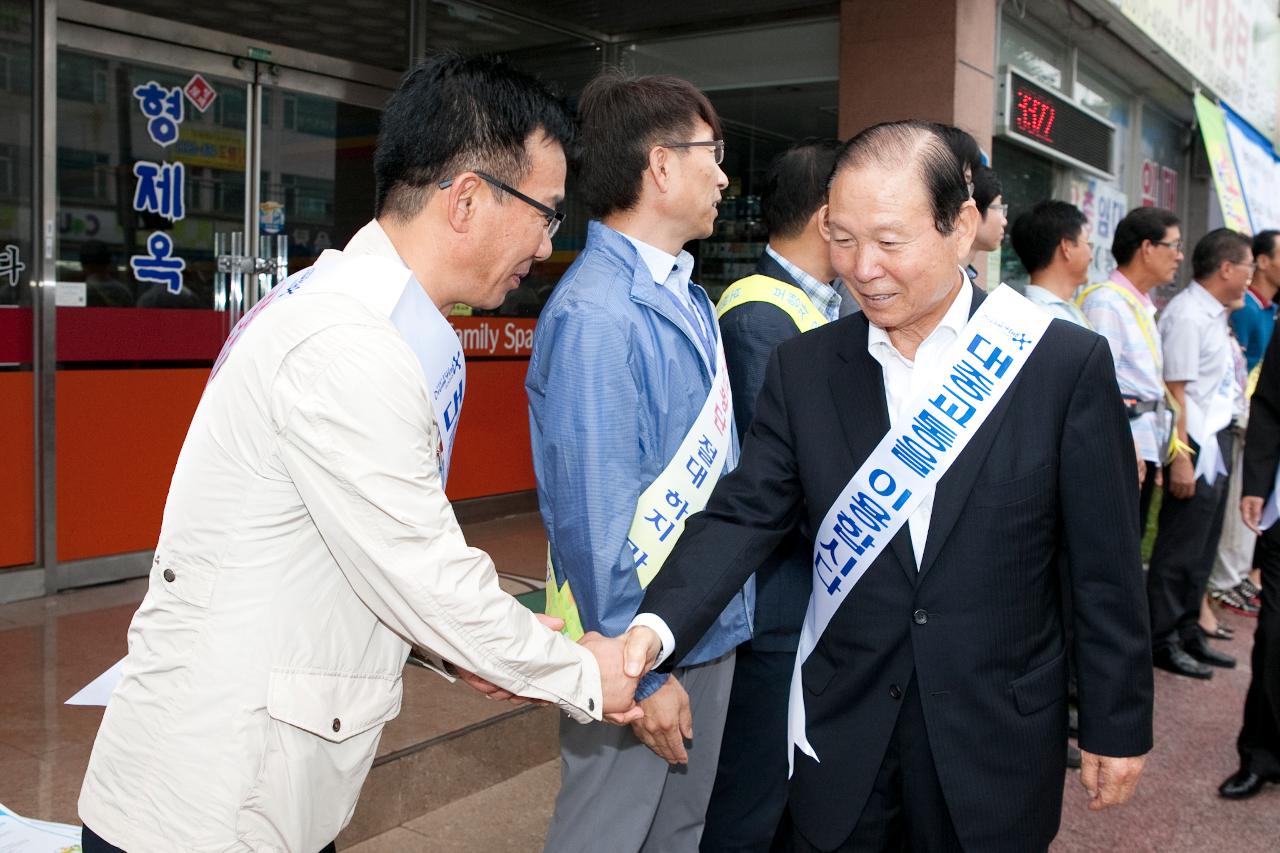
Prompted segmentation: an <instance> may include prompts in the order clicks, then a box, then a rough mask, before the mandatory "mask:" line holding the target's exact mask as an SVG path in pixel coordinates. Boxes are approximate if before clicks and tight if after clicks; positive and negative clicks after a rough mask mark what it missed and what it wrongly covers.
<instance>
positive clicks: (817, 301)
mask: <svg viewBox="0 0 1280 853" xmlns="http://www.w3.org/2000/svg"><path fill="white" fill-rule="evenodd" d="M764 253H765V254H766V255H768V256H769V257H771V258H773V259H774V261H776V262H777V264H778V266H780V267H782V268H783V269H784V270H786V271H787V274H788V275H790V276H791V277H792V278H793V279H795V282H796V284H797V285H799V287H800V289H801V290H803V291H804V295H805V296H807V297H809V300H810V301H811V302H813V304H814V307H816V308H817V309H818V310H819V311H821V312H822V314H823V316H825V317H826V318H827V319H828V320H834V319H836V318H837V317H839V316H840V293H839V291H837V290H836V289H835V288H834V287H832V286H831V285H830V284H828V283H827V282H825V281H822V280H821V279H819V278H815V277H814V276H811V275H809V273H807V272H805V271H804V270H802V269H801V268H800V267H798V266H796V265H795V264H793V263H791V261H789V260H787V259H786V258H784V257H783V256H782V255H781V254H779V253H778V250H777V249H775V248H773V246H771V245H766V246H765V247H764Z"/></svg>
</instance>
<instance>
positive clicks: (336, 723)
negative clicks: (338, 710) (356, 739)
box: [333, 717, 342, 732]
mask: <svg viewBox="0 0 1280 853" xmlns="http://www.w3.org/2000/svg"><path fill="white" fill-rule="evenodd" d="M341 729H342V720H339V719H338V718H337V717H334V718H333V730H334V731H335V732H336V731H341Z"/></svg>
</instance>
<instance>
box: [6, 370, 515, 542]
mask: <svg viewBox="0 0 1280 853" xmlns="http://www.w3.org/2000/svg"><path fill="white" fill-rule="evenodd" d="M527 367H528V362H527V361H524V360H516V361H477V362H473V363H471V364H468V365H467V396H466V402H465V403H464V404H463V409H462V423H461V425H460V426H459V432H458V441H457V444H456V445H455V447H454V453H453V464H452V467H451V471H450V478H449V489H448V492H449V497H450V498H451V499H452V500H463V499H466V498H475V497H482V496H485V495H497V494H505V493H507V492H518V491H523V490H526V489H532V488H533V487H534V478H533V458H532V454H531V452H530V449H529V416H528V408H527V406H526V402H525V401H526V397H525V392H524V374H525V370H526V369H527ZM15 375H18V374H15ZM208 375H209V371H208V369H207V368H203V367H201V368H189V369H160V370H130V369H124V370H64V371H59V372H58V388H57V394H58V404H57V425H58V434H57V454H58V475H57V476H58V559H59V560H78V559H83V558H86V557H101V556H107V555H110V554H122V553H128V552H131V551H145V550H149V549H151V548H154V547H155V544H156V539H157V537H158V536H159V534H160V520H161V517H162V515H163V510H164V502H165V497H166V495H167V494H168V491H169V481H170V479H171V478H172V476H173V466H174V464H175V463H176V462H177V460H178V451H179V450H181V448H182V441H183V438H184V437H185V436H186V432H187V426H188V424H189V423H190V422H191V416H192V414H194V412H195V408H196V404H197V403H198V402H199V401H200V392H201V390H202V389H203V388H204V383H205V379H206V378H207V377H208ZM30 395H31V391H30V380H29V379H28V382H27V389H26V392H25V397H24V398H23V399H25V400H27V401H28V412H27V414H26V416H25V420H20V419H18V418H13V419H10V422H11V423H25V424H27V428H28V430H29V429H30V423H31V417H30V412H29V406H30ZM25 447H26V449H25V451H22V452H21V453H17V452H15V453H14V458H15V459H16V458H18V457H19V456H21V458H22V459H25V460H26V465H27V469H28V470H27V477H28V481H27V482H28V484H27V486H26V487H25V488H26V492H25V494H27V495H29V494H30V492H31V486H30V477H31V473H30V467H31V455H32V450H31V446H30V436H29V435H28V441H27V444H26V445H25ZM12 450H13V448H12V447H4V448H0V453H3V454H5V455H4V456H0V459H6V458H7V454H8V453H9V452H10V451H12ZM9 491H11V490H10V489H8V488H6V492H9ZM27 503H28V505H29V504H30V498H29V497H28V498H27ZM10 522H13V516H12V515H10V516H6V517H5V518H4V519H3V520H2V521H0V523H10ZM31 526H32V523H31V519H30V516H28V519H27V521H26V529H27V531H28V532H27V543H28V544H27V546H26V547H27V549H28V550H30V549H31V548H32V543H31V533H30V528H31ZM4 529H5V528H3V527H0V537H3V538H4V540H8V538H9V537H7V536H3V532H2V531H3V530H4ZM5 544H7V542H6V541H0V549H3V548H4V546H5ZM4 553H5V552H4V551H3V550H0V557H2V556H3V554H4ZM30 559H31V558H30V556H28V557H27V559H26V561H28V562H29V561H30ZM0 565H4V563H3V561H2V560H0Z"/></svg>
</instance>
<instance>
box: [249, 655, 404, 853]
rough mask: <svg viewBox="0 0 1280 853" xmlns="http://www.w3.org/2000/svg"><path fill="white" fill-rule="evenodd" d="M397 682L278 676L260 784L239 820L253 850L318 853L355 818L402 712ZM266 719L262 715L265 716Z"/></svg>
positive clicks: (308, 673)
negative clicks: (386, 736)
mask: <svg viewBox="0 0 1280 853" xmlns="http://www.w3.org/2000/svg"><path fill="white" fill-rule="evenodd" d="M400 693H401V681H400V675H399V673H396V674H394V675H387V674H373V673H368V674H364V673H336V672H328V671H323V670H299V669H288V668H275V669H273V670H272V671H271V677H270V684H269V686H268V688H267V707H266V715H265V716H266V721H265V731H264V733H263V737H262V753H261V756H260V759H259V762H258V773H257V777H256V778H255V779H253V780H252V782H251V784H250V786H249V789H248V793H247V795H246V797H245V799H244V801H243V803H242V805H241V808H240V811H239V814H238V815H237V817H236V834H237V836H238V837H239V839H240V840H241V841H242V842H243V843H245V844H246V845H248V846H249V847H250V848H251V849H253V850H288V851H308V850H319V849H321V848H322V847H324V846H325V845H326V844H328V843H329V842H330V841H332V840H333V839H335V838H336V837H337V836H338V833H339V832H341V831H342V828H343V827H345V826H346V825H347V822H348V821H349V820H350V819H351V815H352V813H353V812H354V811H355V807H356V799H357V798H358V797H359V795H360V787H361V786H362V785H363V784H364V780H365V777H366V776H367V775H368V773H369V768H370V767H371V766H372V765H373V758H374V755H375V753H376V752H377V748H378V740H379V738H380V737H381V736H382V726H383V724H384V723H386V722H387V721H388V720H391V719H392V718H394V717H395V716H396V714H398V713H399V712H400ZM259 713H261V712H259Z"/></svg>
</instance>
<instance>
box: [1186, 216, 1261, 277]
mask: <svg viewBox="0 0 1280 853" xmlns="http://www.w3.org/2000/svg"><path fill="white" fill-rule="evenodd" d="M1250 249H1251V247H1250V245H1249V238H1248V237H1246V236H1245V235H1244V234H1241V233H1240V232H1239V231H1232V230H1231V229H1230V228H1215V229H1213V230H1212V231H1210V232H1209V233H1208V234H1206V235H1204V236H1203V237H1201V238H1200V239H1199V240H1198V241H1197V242H1196V248H1195V251H1194V252H1192V253H1191V275H1192V276H1193V277H1194V278H1195V279H1196V280H1197V281H1203V280H1204V279H1206V278H1209V277H1210V276H1212V275H1213V274H1214V273H1215V272H1217V270H1218V267H1220V266H1222V265H1223V264H1224V263H1226V262H1227V261H1233V262H1235V263H1245V262H1246V261H1248V260H1250V259H1251V258H1252V255H1251V253H1250Z"/></svg>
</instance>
